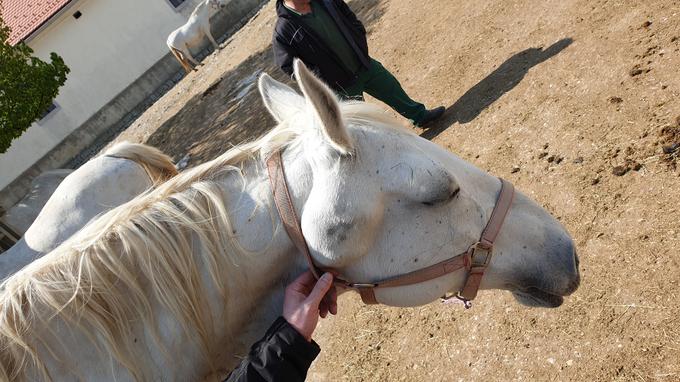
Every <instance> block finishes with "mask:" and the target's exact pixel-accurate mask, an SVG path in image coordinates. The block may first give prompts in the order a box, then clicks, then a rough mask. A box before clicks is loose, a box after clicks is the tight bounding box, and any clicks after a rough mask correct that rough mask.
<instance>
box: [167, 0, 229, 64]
mask: <svg viewBox="0 0 680 382" xmlns="http://www.w3.org/2000/svg"><path fill="white" fill-rule="evenodd" d="M226 3H227V0H202V1H201V2H200V3H199V4H198V5H197V6H196V9H194V11H193V12H192V13H191V16H190V17H189V20H188V21H187V22H186V23H185V24H184V25H182V26H181V27H179V28H177V29H175V30H174V31H172V33H170V35H169V36H168V40H167V44H168V48H170V51H171V52H172V54H173V55H174V56H175V58H177V60H178V61H179V63H180V64H181V65H182V67H183V68H184V70H186V71H187V73H189V72H191V71H192V70H194V69H195V68H194V67H192V64H193V65H194V66H199V65H200V63H199V62H198V61H196V59H195V58H194V56H192V55H191V50H190V48H191V47H192V46H196V45H198V44H200V43H201V41H203V37H207V38H208V40H210V43H211V44H212V45H213V48H214V49H215V50H217V49H219V45H218V44H217V42H216V41H215V39H214V38H213V36H212V33H210V16H211V15H212V14H214V13H215V12H217V11H219V10H220V9H222V8H224V7H226ZM211 11H213V12H211Z"/></svg>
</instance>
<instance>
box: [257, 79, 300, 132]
mask: <svg viewBox="0 0 680 382" xmlns="http://www.w3.org/2000/svg"><path fill="white" fill-rule="evenodd" d="M258 87H259V88H260V95H261V96H262V102H264V105H265V106H266V107H267V110H269V113H271V115H272V117H274V119H276V122H278V123H281V122H283V121H285V120H287V119H288V118H290V117H292V116H293V115H295V114H296V113H300V112H302V111H303V110H304V109H305V107H306V106H307V105H306V103H305V99H304V98H303V97H301V96H300V95H299V94H298V93H297V92H296V91H295V90H293V89H291V88H290V86H288V85H285V84H283V83H281V82H279V81H277V80H275V79H273V78H271V77H270V76H269V75H268V74H267V73H263V74H262V75H261V76H260V80H259V81H258Z"/></svg>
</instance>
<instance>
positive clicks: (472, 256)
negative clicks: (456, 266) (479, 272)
mask: <svg viewBox="0 0 680 382" xmlns="http://www.w3.org/2000/svg"><path fill="white" fill-rule="evenodd" d="M492 251H493V246H492V245H488V244H485V243H482V242H481V241H478V242H476V243H474V244H472V246H470V248H469V249H468V251H467V258H468V265H467V268H468V271H471V270H472V269H474V268H482V269H485V268H486V267H488V266H489V263H490V262H491V255H492ZM482 256H483V259H480V257H482Z"/></svg>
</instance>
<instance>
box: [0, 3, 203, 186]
mask: <svg viewBox="0 0 680 382" xmlns="http://www.w3.org/2000/svg"><path fill="white" fill-rule="evenodd" d="M198 1H199V0H192V1H189V2H188V4H183V5H181V6H180V9H179V10H176V9H174V8H173V7H172V5H170V3H169V2H168V1H166V0H144V1H139V0H80V1H77V2H75V4H74V5H73V6H71V7H70V8H69V9H68V10H67V11H66V12H64V13H63V14H62V15H61V16H59V17H58V19H56V20H54V21H53V22H52V23H51V24H50V25H49V26H48V27H47V28H45V29H43V30H41V31H39V33H37V34H36V36H34V37H33V38H32V39H31V40H29V41H28V45H29V46H30V47H31V48H33V50H34V51H35V55H36V56H38V57H40V58H43V59H48V58H49V55H50V52H57V53H58V54H59V55H60V56H62V57H63V58H64V60H65V62H66V64H67V65H68V66H69V68H70V69H71V72H70V73H69V75H68V79H67V81H66V83H65V84H64V86H63V87H62V88H61V89H60V91H59V95H58V96H57V98H56V104H57V105H58V108H57V109H56V110H54V111H52V112H51V113H50V114H49V115H48V116H47V117H46V118H44V119H43V120H41V121H39V122H36V123H34V124H33V126H31V127H30V128H29V129H28V130H27V131H26V132H25V133H24V134H23V135H22V136H21V137H20V138H19V139H17V140H15V141H14V142H13V143H12V146H11V147H10V149H9V150H8V151H7V152H6V153H4V154H0V189H3V188H5V187H6V186H7V185H9V184H10V183H11V182H12V181H13V180H14V179H15V178H17V177H18V176H20V175H21V174H22V173H23V172H24V171H26V170H27V169H28V168H29V167H30V166H32V165H33V164H34V163H35V162H36V161H38V160H39V159H40V158H42V157H43V156H44V155H46V154H47V153H48V152H49V151H50V150H51V149H53V148H54V147H55V146H56V145H58V144H59V143H60V142H61V141H62V140H63V139H64V138H65V137H67V136H68V135H69V134H70V133H71V132H73V131H74V130H75V129H76V128H78V127H79V126H81V125H82V124H83V123H84V122H85V121H87V120H88V119H89V118H90V117H92V116H93V115H94V114H95V113H96V112H97V111H98V110H100V109H101V108H102V107H103V106H104V105H106V104H107V103H108V102H109V101H111V100H112V99H113V98H114V97H115V96H116V95H118V94H119V93H120V92H121V91H123V89H125V88H126V87H127V86H128V85H130V84H131V83H133V82H134V81H135V80H136V79H137V78H139V77H140V76H141V75H142V74H143V73H145V72H146V71H147V70H148V69H149V68H151V67H152V66H153V65H154V64H155V63H156V62H158V61H159V60H160V59H161V58H163V57H164V56H165V55H166V54H167V53H168V49H167V47H166V44H165V41H166V39H167V36H168V34H169V33H170V32H171V31H172V30H174V29H175V28H177V26H179V25H181V24H183V23H184V22H185V21H186V19H187V18H188V15H189V14H190V13H191V11H192V10H193V8H194V5H195V4H196V3H198ZM76 11H80V12H81V13H82V16H81V17H80V18H78V19H75V18H74V17H73V14H74V13H75V12H76Z"/></svg>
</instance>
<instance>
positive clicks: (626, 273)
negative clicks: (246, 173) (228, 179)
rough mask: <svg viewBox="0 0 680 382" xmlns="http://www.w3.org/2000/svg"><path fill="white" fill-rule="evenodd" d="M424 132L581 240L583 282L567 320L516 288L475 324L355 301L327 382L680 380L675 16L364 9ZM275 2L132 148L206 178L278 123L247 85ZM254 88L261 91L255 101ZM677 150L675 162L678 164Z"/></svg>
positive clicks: (539, 9)
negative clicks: (440, 110) (432, 112)
mask: <svg viewBox="0 0 680 382" xmlns="http://www.w3.org/2000/svg"><path fill="white" fill-rule="evenodd" d="M351 5H352V7H353V8H354V9H356V10H357V12H358V14H359V15H360V18H361V19H362V20H364V21H365V22H366V24H367V26H368V30H369V44H370V47H371V53H372V55H373V56H374V57H376V58H377V59H379V60H381V61H382V62H383V63H384V64H385V65H386V66H387V67H388V68H390V69H391V70H392V71H393V72H394V73H395V74H396V75H397V77H398V78H399V79H400V80H401V81H402V83H403V85H404V87H405V88H406V89H407V90H408V91H409V92H410V93H411V94H412V95H413V97H414V98H416V99H419V100H422V101H424V102H426V103H427V104H428V105H438V104H443V105H445V106H447V113H446V115H445V117H444V119H443V121H441V122H440V123H438V124H436V125H435V126H433V127H432V128H430V129H429V130H425V131H420V130H419V133H421V134H422V135H423V136H424V137H426V138H428V139H432V140H434V141H435V142H437V143H438V144H440V145H442V146H444V147H447V148H448V149H449V150H451V151H453V152H455V153H457V154H458V155H460V156H462V157H463V158H465V159H467V160H469V161H471V162H472V163H474V164H476V165H477V166H479V167H481V168H483V169H485V170H489V171H491V172H492V173H494V174H497V175H499V176H503V177H505V178H507V179H509V180H511V181H513V182H514V183H515V184H516V185H517V187H518V188H519V189H520V190H522V191H524V192H525V193H527V194H528V195H530V196H531V197H533V198H534V199H536V200H537V201H538V202H539V203H541V204H542V205H544V206H545V207H546V208H547V209H548V210H550V211H551V212H552V213H553V214H554V215H555V216H557V217H558V218H559V219H560V220H561V221H562V222H563V224H564V225H565V226H566V227H567V228H568V229H569V231H570V232H571V233H572V234H573V236H574V238H575V240H576V243H577V246H578V249H579V253H580V257H581V270H582V275H583V283H582V287H581V288H580V289H579V290H578V291H577V292H576V294H574V295H573V296H572V297H571V298H570V299H568V301H567V302H566V304H565V305H564V306H563V307H561V308H559V309H555V310H543V309H527V308H524V307H521V306H519V305H517V304H516V303H515V302H514V301H513V299H512V298H511V297H510V296H509V295H508V294H507V293H503V292H486V293H482V295H481V296H480V298H479V302H478V303H477V304H476V306H475V308H474V309H472V310H470V311H463V310H460V309H447V308H445V307H443V306H441V305H438V304H432V305H428V306H425V307H421V308H418V309H395V308H386V307H367V306H363V305H361V304H360V302H359V300H358V298H357V297H355V296H353V295H345V296H343V297H342V298H341V305H340V315H339V316H338V317H335V318H332V319H329V320H326V321H324V323H323V324H322V325H321V328H320V330H319V334H318V341H319V342H320V344H321V346H322V348H323V352H322V354H321V356H320V357H319V358H318V360H317V361H316V363H315V364H314V366H313V368H312V370H311V372H310V378H309V379H310V380H314V381H336V380H347V381H385V380H388V381H419V380H432V381H455V380H472V381H481V380H490V381H506V380H541V381H542V380H560V381H562V380H564V381H593V380H596V381H611V380H616V381H675V380H680V362H679V360H680V329H679V325H678V324H679V323H680V322H679V321H680V320H679V319H678V317H679V314H680V305H679V302H678V291H679V289H678V287H679V285H678V283H679V282H680V263H679V258H678V257H679V252H680V251H679V244H680V238H679V235H680V223H679V216H680V214H679V212H678V208H679V202H680V192H679V190H680V177H679V176H678V175H679V173H678V169H677V168H676V166H675V163H676V162H675V160H676V156H677V155H678V154H677V153H678V151H677V150H675V151H673V150H670V149H667V148H668V147H671V146H672V145H674V144H676V143H678V142H679V141H680V139H678V138H679V136H678V121H677V117H678V116H680V101H679V100H680V77H678V70H677V68H679V67H680V53H679V51H680V41H679V39H678V36H680V3H678V2H677V1H672V0H666V1H644V2H640V1H632V0H620V1H612V0H589V1H585V0H564V1H548V2H535V1H529V0H508V1H506V0H502V1H501V0H494V1H485V2H460V1H450V0H435V1H423V2H413V1H407V0H391V1H387V0H354V1H353V2H351ZM273 23H274V15H273V4H272V3H270V4H268V5H267V6H265V8H264V9H263V10H262V11H261V12H260V13H259V14H258V15H257V16H256V17H255V18H254V19H253V20H251V22H250V23H248V25H246V27H244V28H243V29H242V30H241V31H240V32H239V33H237V34H236V35H235V36H234V37H233V38H232V39H231V40H230V41H229V43H228V44H227V46H226V47H225V48H224V49H222V50H221V51H219V52H217V53H216V54H214V55H212V56H210V57H208V58H207V59H206V65H205V66H204V67H202V68H200V70H199V71H198V72H196V73H192V74H190V75H189V76H187V78H185V79H184V80H183V81H182V82H181V83H180V84H179V85H178V86H177V87H176V88H175V89H173V90H172V91H170V92H169V93H168V94H167V95H166V96H165V97H163V98H162V99H161V100H160V101H159V102H157V103H156V104H155V105H154V106H153V107H152V108H151V109H149V111H147V112H146V113H145V114H144V115H143V116H142V117H141V118H140V119H139V120H138V121H137V122H136V123H135V124H134V125H133V126H132V127H131V128H129V129H128V130H127V131H126V132H124V133H123V134H122V135H121V137H120V138H119V139H128V140H135V141H147V142H149V143H152V144H154V145H156V146H158V147H160V148H161V149H163V150H165V151H168V152H170V153H171V154H172V155H175V157H176V158H179V157H181V156H183V155H184V154H186V153H191V154H192V158H193V159H192V161H191V163H190V165H195V164H196V163H200V162H202V161H205V160H207V159H209V158H212V157H214V156H215V155H217V154H218V153H221V152H223V151H224V150H226V149H228V148H229V147H231V145H235V144H238V143H240V142H242V141H244V140H248V139H253V138H255V137H257V136H259V135H260V134H262V133H263V132H264V131H266V130H267V129H268V128H270V127H271V126H273V121H272V120H271V118H270V117H268V116H267V115H266V112H265V111H264V108H263V107H262V105H261V103H260V101H259V99H258V96H257V94H256V91H255V88H254V87H253V86H252V85H249V82H248V81H247V79H248V78H252V76H253V75H254V74H255V73H257V72H258V71H260V70H264V71H266V72H268V73H270V74H274V75H275V76H276V77H277V78H279V79H284V78H283V76H282V75H281V73H280V72H279V71H278V70H277V69H276V68H275V67H274V65H273V64H272V57H271V51H270V44H269V39H270V36H271V30H272V28H273V25H274V24H273ZM249 86H250V87H249ZM664 151H668V152H664Z"/></svg>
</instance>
